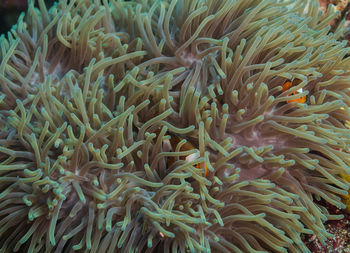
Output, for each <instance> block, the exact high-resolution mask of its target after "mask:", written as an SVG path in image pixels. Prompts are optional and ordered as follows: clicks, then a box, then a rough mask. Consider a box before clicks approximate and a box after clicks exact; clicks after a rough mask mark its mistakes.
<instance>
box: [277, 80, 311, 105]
mask: <svg viewBox="0 0 350 253" xmlns="http://www.w3.org/2000/svg"><path fill="white" fill-rule="evenodd" d="M300 82H301V80H299V79H294V80H293V81H290V80H288V81H286V82H285V83H284V84H283V85H282V92H285V91H287V90H289V89H290V88H291V87H292V86H295V85H298V84H299V83H300ZM301 92H303V89H302V88H300V89H299V90H296V91H293V92H292V93H291V94H289V95H296V94H298V93H301ZM292 102H296V103H305V102H306V96H302V97H300V98H297V99H293V100H289V101H288V103H292Z"/></svg>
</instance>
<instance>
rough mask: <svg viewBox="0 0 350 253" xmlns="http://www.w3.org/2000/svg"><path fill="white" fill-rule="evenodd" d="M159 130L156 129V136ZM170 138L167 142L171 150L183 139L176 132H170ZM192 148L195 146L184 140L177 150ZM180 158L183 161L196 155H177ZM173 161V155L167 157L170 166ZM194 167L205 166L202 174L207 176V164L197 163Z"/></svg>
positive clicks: (189, 159) (190, 159) (191, 159)
mask: <svg viewBox="0 0 350 253" xmlns="http://www.w3.org/2000/svg"><path fill="white" fill-rule="evenodd" d="M159 133H160V131H156V134H157V136H158V135H159ZM169 135H170V137H171V138H170V139H169V142H170V146H171V149H172V150H173V151H175V150H176V147H177V145H178V144H179V143H180V142H181V141H182V140H183V139H182V138H181V137H179V136H178V135H176V134H173V133H170V134H169ZM192 149H195V147H194V146H193V145H192V144H191V143H190V142H188V141H187V142H185V143H184V144H183V145H182V146H181V148H180V150H179V151H188V150H192ZM179 158H180V160H184V161H193V160H194V159H196V158H197V157H191V156H180V157H179ZM174 162H175V157H169V158H168V166H169V167H170V166H171V164H173V163H174ZM194 167H195V168H197V169H201V168H203V167H204V168H205V172H204V176H207V175H208V172H209V168H208V166H207V165H206V164H205V162H203V163H198V164H196V165H195V166H194Z"/></svg>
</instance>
